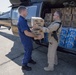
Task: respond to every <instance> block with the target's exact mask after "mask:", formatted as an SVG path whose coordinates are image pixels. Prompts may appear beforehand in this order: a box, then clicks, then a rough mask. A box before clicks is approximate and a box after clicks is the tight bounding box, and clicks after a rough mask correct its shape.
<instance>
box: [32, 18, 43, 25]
mask: <svg viewBox="0 0 76 75" xmlns="http://www.w3.org/2000/svg"><path fill="white" fill-rule="evenodd" d="M33 25H38V26H44V20H43V19H42V18H40V17H32V18H31V26H33Z"/></svg>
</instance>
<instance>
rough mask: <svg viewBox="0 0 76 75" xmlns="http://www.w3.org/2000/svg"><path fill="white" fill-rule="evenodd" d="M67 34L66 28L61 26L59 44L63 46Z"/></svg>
mask: <svg viewBox="0 0 76 75" xmlns="http://www.w3.org/2000/svg"><path fill="white" fill-rule="evenodd" d="M67 34H68V28H62V31H61V34H60V41H59V46H65V40H66V37H67Z"/></svg>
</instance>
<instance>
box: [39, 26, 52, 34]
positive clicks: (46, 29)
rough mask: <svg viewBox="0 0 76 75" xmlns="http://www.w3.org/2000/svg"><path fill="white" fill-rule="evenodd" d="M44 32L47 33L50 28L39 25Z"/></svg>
mask: <svg viewBox="0 0 76 75" xmlns="http://www.w3.org/2000/svg"><path fill="white" fill-rule="evenodd" d="M39 28H40V29H41V30H42V31H43V32H44V33H49V32H50V30H49V28H46V27H39Z"/></svg>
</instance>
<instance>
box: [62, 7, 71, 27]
mask: <svg viewBox="0 0 76 75" xmlns="http://www.w3.org/2000/svg"><path fill="white" fill-rule="evenodd" d="M63 10H64V14H63V20H62V21H63V26H66V27H69V26H70V25H71V20H72V14H71V12H72V9H71V8H63Z"/></svg>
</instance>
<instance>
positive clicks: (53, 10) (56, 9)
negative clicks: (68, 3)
mask: <svg viewBox="0 0 76 75" xmlns="http://www.w3.org/2000/svg"><path fill="white" fill-rule="evenodd" d="M55 11H61V13H62V14H63V13H64V10H63V8H55V9H51V13H52V14H54V12H55Z"/></svg>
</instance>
